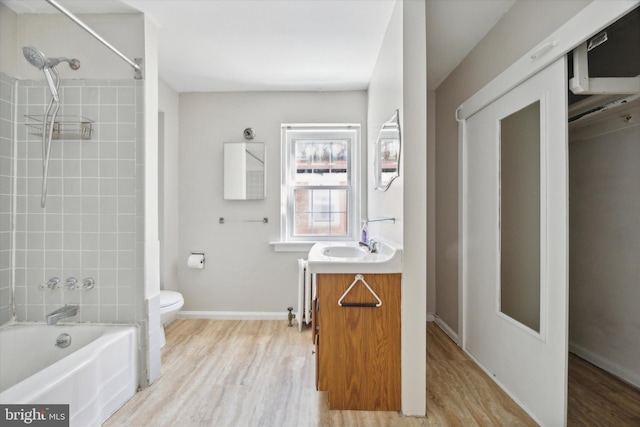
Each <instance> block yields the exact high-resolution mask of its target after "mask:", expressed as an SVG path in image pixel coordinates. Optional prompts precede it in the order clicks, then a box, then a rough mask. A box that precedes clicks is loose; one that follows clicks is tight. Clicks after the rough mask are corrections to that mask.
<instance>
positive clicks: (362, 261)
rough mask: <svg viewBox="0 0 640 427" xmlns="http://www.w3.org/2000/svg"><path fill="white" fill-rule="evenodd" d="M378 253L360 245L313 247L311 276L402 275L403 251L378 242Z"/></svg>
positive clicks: (317, 244)
mask: <svg viewBox="0 0 640 427" xmlns="http://www.w3.org/2000/svg"><path fill="white" fill-rule="evenodd" d="M377 249H378V251H377V252H373V253H371V252H369V250H368V249H367V248H366V247H363V246H360V245H359V244H358V242H321V243H316V244H315V245H313V247H311V250H310V251H309V257H308V266H309V272H311V273H329V274H331V273H382V274H384V273H401V272H402V248H400V247H398V246H395V245H392V244H389V243H385V242H380V241H378V244H377Z"/></svg>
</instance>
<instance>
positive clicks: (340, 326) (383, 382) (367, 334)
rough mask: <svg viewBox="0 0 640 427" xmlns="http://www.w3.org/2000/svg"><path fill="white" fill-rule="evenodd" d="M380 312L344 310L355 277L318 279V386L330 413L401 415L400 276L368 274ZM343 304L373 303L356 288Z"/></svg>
mask: <svg viewBox="0 0 640 427" xmlns="http://www.w3.org/2000/svg"><path fill="white" fill-rule="evenodd" d="M364 279H365V281H366V282H367V283H368V284H369V286H370V287H371V288H372V289H373V291H374V292H375V293H376V294H377V295H378V296H379V297H380V299H381V300H382V305H381V306H380V307H341V306H339V305H338V300H339V299H340V297H342V295H343V294H344V292H345V291H346V290H347V288H349V286H350V285H351V284H352V283H353V282H354V280H355V275H354V274H330V275H318V283H317V290H318V299H319V301H320V304H321V308H320V309H321V315H320V325H319V326H320V333H321V339H322V345H321V346H320V353H319V357H320V373H321V376H320V385H321V387H323V386H324V387H326V388H321V389H326V390H328V391H329V407H330V408H331V409H351V410H381V411H398V410H400V409H401V408H400V406H401V399H400V391H401V377H400V274H367V275H364ZM343 302H345V303H372V302H376V300H375V298H374V297H373V295H371V293H370V292H369V291H368V290H367V288H366V287H365V286H364V284H362V283H357V284H356V285H355V286H354V287H353V289H352V290H351V291H350V292H349V294H348V295H347V296H346V297H345V298H344V300H343Z"/></svg>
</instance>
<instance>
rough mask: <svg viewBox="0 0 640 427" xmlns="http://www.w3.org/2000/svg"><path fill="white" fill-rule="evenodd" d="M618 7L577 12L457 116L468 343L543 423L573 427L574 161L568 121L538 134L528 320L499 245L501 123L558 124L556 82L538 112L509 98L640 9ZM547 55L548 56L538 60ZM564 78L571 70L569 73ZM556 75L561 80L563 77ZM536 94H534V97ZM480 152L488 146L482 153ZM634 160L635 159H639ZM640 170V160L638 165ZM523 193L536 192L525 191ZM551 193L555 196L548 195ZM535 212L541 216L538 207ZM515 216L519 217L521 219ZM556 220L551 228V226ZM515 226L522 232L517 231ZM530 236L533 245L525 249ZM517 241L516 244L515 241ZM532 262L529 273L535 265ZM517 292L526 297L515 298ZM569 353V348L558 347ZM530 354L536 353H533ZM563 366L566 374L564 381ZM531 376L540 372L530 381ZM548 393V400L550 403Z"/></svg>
mask: <svg viewBox="0 0 640 427" xmlns="http://www.w3.org/2000/svg"><path fill="white" fill-rule="evenodd" d="M616 5H617V6H620V9H618V10H616V11H615V12H614V11H612V10H607V9H606V8H604V7H603V6H604V5H603V4H602V3H599V2H594V3H592V4H590V5H589V6H588V7H587V8H585V12H584V14H580V16H577V17H576V18H575V19H574V20H572V21H571V25H566V26H564V27H562V28H561V29H559V30H558V31H557V32H556V33H554V34H552V35H550V37H549V39H548V40H545V41H543V42H542V43H541V44H540V45H539V46H538V47H536V48H534V49H533V50H532V52H530V53H529V54H528V55H526V56H525V57H523V58H522V59H521V60H519V61H517V62H516V63H514V65H513V66H512V67H510V68H509V69H507V70H506V71H505V72H504V73H503V74H502V75H501V76H499V77H498V78H497V79H496V80H494V81H493V82H491V83H490V84H489V85H487V86H486V87H485V88H483V89H482V90H481V91H479V92H478V93H477V94H476V95H474V96H473V97H471V98H470V99H468V100H467V101H466V102H465V103H464V104H463V105H462V106H461V107H460V109H459V110H458V111H457V117H458V118H459V121H460V128H461V134H462V135H463V137H462V142H461V144H462V147H461V153H462V154H461V164H460V170H461V176H460V182H461V185H462V191H461V193H460V206H461V219H460V232H459V235H460V236H461V252H460V256H461V259H462V267H461V274H460V277H461V288H462V289H461V291H462V310H461V311H462V313H463V321H462V322H461V323H462V330H461V335H462V346H463V348H464V349H465V351H467V353H469V354H471V355H472V357H474V358H475V359H476V361H477V362H478V363H479V364H480V365H481V366H482V367H483V368H484V369H485V371H487V372H488V373H489V374H491V375H493V376H494V377H495V378H496V381H497V382H498V383H500V384H501V385H502V386H503V387H504V388H505V389H506V390H507V391H508V392H509V393H510V394H511V395H512V397H514V398H515V399H516V400H517V401H519V403H520V404H521V405H522V406H523V407H525V408H526V409H527V411H528V412H529V413H530V414H531V415H532V416H534V418H536V420H537V421H538V422H539V423H540V424H543V425H563V424H565V423H566V380H567V370H566V368H567V354H568V350H569V348H568V347H569V337H568V335H567V334H565V335H564V337H560V338H558V336H559V335H556V334H560V335H562V333H563V332H564V333H566V332H567V331H568V328H569V322H568V317H569V315H568V311H567V310H568V304H569V301H568V293H569V287H568V281H569V271H568V268H569V264H568V261H569V253H568V247H569V246H568V241H567V240H568V238H569V210H568V209H567V208H568V200H569V199H568V196H569V194H568V186H569V180H570V176H569V170H568V158H567V157H566V156H567V155H568V141H567V139H566V137H567V125H566V122H565V123H564V124H563V125H562V128H563V132H564V136H560V135H559V134H557V133H553V135H554V136H552V137H551V138H549V139H548V140H547V141H546V142H545V141H544V140H543V138H540V139H541V143H540V150H541V151H540V157H539V158H540V161H541V164H540V166H539V170H540V176H539V190H540V197H539V198H538V200H539V201H540V209H539V213H540V217H539V219H538V220H537V221H538V222H535V221H536V219H535V218H533V221H534V222H533V223H532V224H533V225H532V229H533V230H536V229H539V230H540V234H539V236H540V237H539V239H540V246H539V247H540V249H541V251H540V255H539V257H538V256H537V255H536V254H537V251H535V250H534V249H531V251H530V252H531V253H530V254H529V255H530V259H529V261H531V260H533V263H532V264H528V263H529V261H527V262H525V263H523V264H522V266H521V267H519V271H517V272H516V273H517V274H519V275H520V277H523V276H528V271H533V270H538V271H539V274H540V280H539V283H540V289H539V290H538V291H537V293H534V294H531V295H533V296H530V297H529V298H526V300H527V302H531V300H539V303H540V304H539V305H537V306H535V307H533V309H532V313H533V314H537V316H533V317H530V316H529V314H531V313H529V314H526V313H525V314H524V315H522V316H521V314H523V312H519V311H520V309H518V308H517V307H518V304H517V302H516V303H515V305H512V304H510V303H509V304H506V303H507V302H510V300H509V298H510V296H509V295H508V294H507V293H505V292H503V291H504V286H503V285H504V284H505V283H506V281H507V280H509V275H508V274H505V272H504V270H503V268H502V267H503V265H502V261H503V260H504V259H508V256H510V255H513V254H511V253H507V251H508V250H509V249H508V248H505V247H504V246H503V245H502V241H501V239H502V237H503V236H502V234H501V233H502V231H503V229H502V227H503V226H508V225H509V223H508V222H505V221H503V214H504V213H508V212H507V211H509V210H511V212H515V211H514V210H513V208H509V207H504V206H503V205H502V201H503V200H502V196H503V195H502V193H501V192H502V190H503V189H505V188H507V187H508V186H506V185H505V186H503V185H502V184H504V183H503V182H502V181H501V179H502V177H503V175H502V172H503V170H504V169H505V168H504V167H503V166H502V157H501V156H502V154H503V153H502V145H503V143H502V141H501V136H502V135H506V134H508V129H506V128H505V126H503V124H504V123H503V122H508V121H510V120H508V119H509V118H510V117H513V116H514V115H519V113H520V112H521V111H524V110H525V109H528V107H531V110H532V111H533V110H535V111H538V112H539V113H538V115H537V116H536V115H535V114H534V116H536V117H538V120H539V121H540V126H539V130H540V134H541V135H543V136H544V135H545V133H548V132H549V129H548V126H547V125H545V124H543V121H544V120H549V119H551V120H552V119H553V118H555V114H553V113H551V114H550V113H549V111H552V110H545V108H546V107H548V105H547V106H546V107H545V103H547V102H548V103H549V104H553V105H556V106H557V105H558V104H556V102H557V101H550V99H551V98H550V97H549V96H548V94H549V93H551V92H553V91H554V90H556V89H557V87H555V86H554V87H555V89H553V88H552V86H549V90H547V89H544V88H541V89H540V90H538V92H539V95H538V97H537V99H539V106H534V105H533V104H534V103H535V101H536V97H535V96H533V97H532V98H531V99H528V101H531V102H524V101H523V102H524V103H520V104H518V99H520V98H523V97H526V93H524V95H523V94H520V95H519V97H516V98H518V99H509V96H510V94H511V93H514V91H518V90H520V88H521V87H525V86H527V85H528V84H529V83H530V82H531V81H533V80H534V79H536V78H537V77H538V76H540V75H542V74H543V73H546V71H547V69H550V68H553V67H555V68H559V67H557V66H556V64H558V63H559V62H561V61H562V60H561V59H560V58H562V57H563V56H564V55H565V54H566V53H567V52H569V51H570V50H572V49H573V48H575V47H576V46H577V45H580V44H581V43H582V41H584V40H585V39H586V38H587V37H592V36H593V35H594V30H593V29H594V28H603V27H605V26H607V25H608V24H609V23H611V22H615V21H616V20H617V19H618V18H620V17H621V16H623V15H624V14H625V13H627V12H628V11H629V10H631V9H634V8H635V7H636V6H637V4H635V5H633V4H627V5H626V6H623V5H620V4H616ZM611 6H613V4H611ZM582 18H584V19H582ZM599 23H600V24H599ZM600 25H601V26H600ZM569 27H571V28H573V31H572V32H571V31H569ZM576 28H580V29H581V31H582V34H579V33H580V32H579V31H575V30H576ZM571 37H573V40H571ZM549 52H554V53H551V54H550V53H549ZM540 58H544V59H543V60H540V62H539V63H536V61H537V60H539V59H540ZM563 63H564V62H563ZM564 72H566V70H564V69H563V70H562V73H564ZM552 74H553V75H554V76H557V73H552ZM548 77H549V78H548V79H544V80H547V81H549V82H551V80H552V79H553V78H555V77H552V76H550V75H549V76H548ZM562 78H563V79H565V81H564V83H563V85H562V88H561V89H560V91H561V92H562V94H563V95H564V94H566V93H567V88H568V85H567V82H566V76H563V77H562ZM498 81H499V82H500V83H498ZM589 82H590V81H589ZM596 86H597V85H596ZM536 90H537V89H535V88H534V89H533V91H534V92H535V91H536ZM563 102H564V104H563V105H561V108H562V110H561V111H562V112H560V113H559V114H560V116H561V117H562V118H563V120H566V117H567V116H566V111H567V99H566V98H564V100H563ZM503 106H504V108H505V109H503ZM557 111H560V110H557ZM516 121H517V120H516ZM552 127H553V126H552ZM483 146H484V149H482V148H481V147H483ZM558 147H559V148H560V151H556V152H555V154H554V155H551V156H549V155H548V153H549V150H551V149H557V148H558ZM629 154H630V155H631V156H633V153H629ZM601 155H603V156H605V157H606V156H607V155H608V153H607V152H605V153H601ZM543 162H546V164H543ZM637 164H638V161H637V160H636V162H635V165H636V168H637ZM516 169H517V168H516ZM534 169H535V166H534ZM505 176H507V175H505ZM532 179H534V180H535V179H536V178H535V177H533V178H532ZM636 182H637V180H636ZM523 188H527V191H529V192H530V191H531V189H529V188H528V187H523ZM532 188H533V187H532ZM554 192H555V196H552V197H549V195H550V194H552V193H554ZM558 192H559V193H558ZM563 192H564V193H563ZM516 193H517V191H516ZM516 196H518V195H517V194H516ZM534 196H535V195H534ZM534 198H535V197H534ZM554 206H555V207H554ZM563 206H564V209H563ZM634 206H635V205H634ZM516 207H517V206H516ZM532 209H533V210H537V208H536V207H535V206H534V207H533V208H532ZM515 216H516V217H518V215H515ZM638 217H640V215H636V216H635V218H638ZM517 219H519V218H517ZM545 221H547V222H546V223H545ZM549 221H552V222H553V223H552V224H550V223H549ZM636 228H638V227H636ZM515 229H516V230H519V228H518V227H515ZM563 238H564V240H563ZM545 239H546V240H545ZM555 239H558V240H555ZM529 240H530V239H526V243H528V241H529ZM516 241H517V242H518V240H517V239H516ZM550 242H551V244H550ZM554 242H555V243H554ZM522 246H527V247H530V246H531V245H528V244H525V239H520V240H519V243H518V244H516V245H515V246H512V247H516V248H517V249H518V250H520V249H521V248H522ZM639 246H640V245H639ZM557 248H559V251H556V252H555V256H549V254H550V253H552V252H551V251H554V250H556V249H557ZM563 251H565V252H563ZM516 255H518V254H516ZM518 256H519V255H518ZM536 258H539V259H538V261H539V263H536V262H535V259H536ZM636 259H637V254H636ZM636 264H637V262H636ZM531 265H532V266H533V267H532V268H530V267H531ZM516 277H518V276H517V275H516ZM503 281H504V282H505V283H503ZM635 283H637V280H636V282H635ZM518 293H520V292H516V294H518ZM550 293H553V295H551V298H550ZM538 295H539V297H538ZM635 301H637V298H635ZM503 303H505V304H503ZM514 313H516V314H515V315H514ZM597 314H598V311H597V310H596V311H592V312H591V315H592V316H596V315H597ZM538 322H539V323H538ZM545 322H546V323H545ZM518 325H519V326H518ZM518 327H519V328H520V331H519V332H518V331H517V328H518ZM521 332H528V333H529V335H530V338H531V337H533V339H525V338H522V337H525V336H526V335H525V333H521ZM551 336H555V338H554V339H552V341H553V342H554V343H555V344H550V342H549V337H551ZM535 339H537V340H538V341H539V342H541V343H543V344H541V345H540V346H537V347H536V346H535V345H534V344H533V343H534V341H535ZM563 340H564V342H562V341H563ZM525 341H526V342H525ZM547 343H549V344H550V345H548V344H547ZM562 347H564V350H563V351H559V349H560V348H562ZM525 349H528V350H530V351H528V352H527V351H526V350H525ZM523 350H524V352H523ZM551 353H553V356H551ZM509 356H511V357H509ZM557 369H559V370H560V374H559V375H558V371H556V370H557ZM550 370H553V372H554V374H550ZM532 372H535V373H536V374H538V375H535V374H534V375H533V376H531V373H532ZM538 376H547V377H550V376H555V378H556V380H558V379H561V380H562V381H564V383H559V382H555V383H552V382H550V383H546V384H547V385H546V386H544V385H542V384H543V382H544V381H540V380H539V378H538ZM552 384H553V385H552ZM550 390H551V391H550ZM552 394H553V396H551V395H552ZM541 396H542V397H541ZM547 397H548V398H549V399H547V400H545V399H546V398H547Z"/></svg>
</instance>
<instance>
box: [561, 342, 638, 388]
mask: <svg viewBox="0 0 640 427" xmlns="http://www.w3.org/2000/svg"><path fill="white" fill-rule="evenodd" d="M569 352H570V353H573V354H575V355H576V356H578V357H580V358H582V359H584V360H586V361H587V362H589V363H591V364H592V365H595V366H597V367H598V368H601V369H603V370H605V371H607V372H609V373H610V374H611V375H614V376H616V377H618V378H619V379H621V380H622V381H624V382H626V383H629V384H631V385H632V386H634V387H636V388H638V389H640V375H638V374H637V373H635V372H632V371H630V370H628V369H627V368H624V367H622V366H620V365H618V364H617V363H615V362H612V361H611V360H609V359H607V358H606V357H603V356H600V355H598V354H596V353H593V352H592V351H589V350H587V349H586V348H584V347H581V346H579V345H578V344H574V343H572V342H570V343H569Z"/></svg>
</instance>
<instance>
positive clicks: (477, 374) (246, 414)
mask: <svg viewBox="0 0 640 427" xmlns="http://www.w3.org/2000/svg"><path fill="white" fill-rule="evenodd" d="M286 324H287V322H286V321H223V320H177V321H175V322H174V323H172V324H171V325H170V326H169V327H168V328H167V331H166V332H167V345H166V346H165V347H164V349H163V353H162V374H161V375H160V377H159V378H158V380H157V381H156V382H155V383H154V384H153V385H152V386H151V387H149V388H147V389H145V390H142V391H141V392H139V393H137V394H136V395H135V396H134V397H133V398H132V399H131V400H130V401H129V402H128V403H127V404H126V405H125V406H124V407H122V408H121V409H120V410H119V411H118V412H116V413H115V414H114V415H113V416H112V417H111V418H109V419H108V420H107V422H106V423H105V424H104V426H105V427H116V426H126V427H163V426H180V427H199V426H207V427H211V426H215V427H227V426H228V427H254V426H265V427H271V426H279V427H304V426H315V427H342V426H344V427H376V426H379V427H390V426H393V427H395V426H398V427H403V426H407V427H413V426H464V427H467V426H508V427H516V426H535V425H536V424H535V422H534V421H533V420H532V419H531V418H529V417H528V416H527V415H526V413H525V412H524V411H523V410H522V409H520V408H519V407H518V406H517V405H516V404H515V403H514V402H513V401H512V400H511V399H509V397H508V396H507V395H506V394H505V393H504V392H503V391H502V390H501V389H500V388H499V387H497V386H496V385H495V384H494V383H493V381H492V380H491V379H490V378H489V377H487V376H486V375H485V374H484V373H483V372H482V371H481V370H480V369H479V368H478V367H477V366H476V365H475V363H474V362H473V361H471V360H470V359H469V358H468V357H467V356H466V355H465V354H464V353H463V352H462V351H461V350H460V348H458V347H457V346H456V345H455V344H454V343H453V342H452V341H451V340H450V339H449V338H448V337H447V336H446V335H445V334H444V333H443V332H442V331H441V330H440V329H439V328H438V327H437V326H435V325H433V324H432V323H429V326H428V327H427V340H428V347H427V348H428V357H427V390H428V395H427V417H426V418H413V417H403V416H401V415H400V414H398V413H395V412H366V411H330V410H329V409H328V397H327V395H326V394H325V393H320V392H317V391H316V390H315V386H314V372H315V371H314V369H315V365H314V359H313V358H314V355H313V354H312V353H311V350H312V346H311V339H310V332H309V331H308V330H307V331H306V332H303V333H298V329H297V327H295V328H289V327H287V326H286ZM575 366H577V364H575V363H572V365H570V370H571V371H573V370H574V367H575ZM589 366H590V365H589ZM577 369H578V370H580V369H582V368H580V367H578V368H577ZM596 369H597V368H596ZM591 375H592V374H591V373H588V374H585V378H584V379H583V380H582V381H581V382H580V384H582V385H580V386H579V387H578V386H577V385H572V382H571V381H570V386H569V387H570V390H572V391H574V392H575V393H579V394H577V395H576V396H578V397H576V399H577V400H578V401H580V402H583V401H584V399H589V396H588V392H589V390H593V389H594V387H593V384H590V383H589V381H596V383H598V384H601V383H602V381H601V380H593V379H591ZM580 387H582V388H580ZM608 390H610V392H611V393H612V394H615V393H618V392H620V389H619V388H616V387H614V386H613V385H609V386H608ZM631 390H632V391H635V390H633V389H631ZM624 391H625V392H627V398H626V400H623V402H624V404H620V405H621V406H626V409H627V412H628V413H630V414H631V415H629V416H626V417H624V418H623V417H622V416H621V415H619V414H618V410H616V411H615V412H616V414H609V415H614V416H615V417H616V418H615V419H616V422H615V423H604V422H603V423H600V422H597V421H594V420H597V419H598V418H594V417H595V416H596V415H600V413H601V412H603V411H604V409H602V408H601V407H598V406H593V405H586V406H587V409H588V411H586V412H573V413H572V410H571V407H572V406H575V405H574V404H573V403H572V401H571V400H570V402H569V409H570V411H569V414H570V415H569V420H570V424H569V425H576V426H577V425H580V426H588V425H594V426H595V425H611V426H623V425H629V426H632V425H634V426H638V425H640V423H639V422H638V413H640V410H639V409H638V407H637V405H638V404H639V403H638V402H640V397H638V396H639V395H635V396H634V395H633V394H628V392H629V390H624ZM599 397H600V396H599V395H598V396H596V398H599ZM634 399H635V400H634ZM616 400H619V399H617V398H616ZM587 402H589V400H587ZM634 404H635V406H634ZM579 406H585V405H579ZM634 413H635V418H634V417H633V414H634ZM572 416H573V417H574V418H573V420H572ZM634 422H635V423H634ZM625 423H626V424H625Z"/></svg>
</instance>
